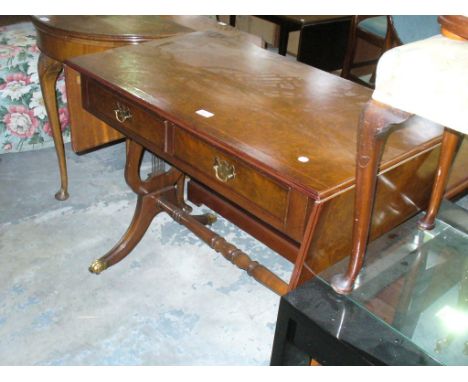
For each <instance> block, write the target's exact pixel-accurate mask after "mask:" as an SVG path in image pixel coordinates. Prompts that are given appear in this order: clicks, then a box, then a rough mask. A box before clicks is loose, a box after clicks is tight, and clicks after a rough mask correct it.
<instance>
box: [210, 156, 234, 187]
mask: <svg viewBox="0 0 468 382" xmlns="http://www.w3.org/2000/svg"><path fill="white" fill-rule="evenodd" d="M213 169H214V171H215V175H216V179H218V180H220V181H221V182H224V183H226V182H227V181H228V180H230V179H234V178H235V177H236V169H235V168H234V165H232V164H229V163H228V162H227V161H225V160H222V159H219V158H218V157H215V160H214V164H213Z"/></svg>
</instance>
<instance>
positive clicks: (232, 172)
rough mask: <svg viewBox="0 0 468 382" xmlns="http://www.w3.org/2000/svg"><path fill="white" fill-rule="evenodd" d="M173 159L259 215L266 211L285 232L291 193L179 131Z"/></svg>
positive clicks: (271, 180)
mask: <svg viewBox="0 0 468 382" xmlns="http://www.w3.org/2000/svg"><path fill="white" fill-rule="evenodd" d="M173 142H174V143H173V150H174V151H173V155H174V156H175V157H176V158H177V159H178V160H181V161H183V162H184V163H186V164H187V165H189V166H190V167H192V168H194V169H195V170H198V171H200V172H201V174H202V175H204V176H207V177H208V178H210V180H212V182H211V184H214V185H215V187H214V188H215V189H217V191H218V192H222V193H223V195H225V196H228V195H229V196H230V198H231V199H232V200H233V201H234V202H235V203H237V204H239V205H240V206H241V207H243V208H244V209H246V210H247V211H249V212H252V213H254V214H255V210H256V209H260V210H262V211H263V212H264V213H265V214H266V215H268V216H269V217H270V219H268V220H269V222H270V223H272V224H273V225H275V226H278V227H279V228H282V227H283V225H284V222H285V219H286V214H287V210H288V208H287V207H288V194H289V189H288V188H287V187H285V186H282V185H280V184H278V183H277V182H275V181H274V180H273V179H271V178H269V177H268V176H266V175H264V174H262V173H260V172H258V171H257V170H255V169H253V168H251V167H250V166H248V165H246V164H244V163H242V162H241V161H240V160H238V159H235V158H233V157H232V156H230V155H229V154H226V153H224V152H222V151H220V150H218V149H216V148H214V147H212V146H211V145H209V144H207V143H204V142H203V141H201V140H200V139H198V138H197V137H195V136H193V135H192V134H190V133H187V132H185V131H183V130H181V129H180V128H177V127H176V128H175V131H174V140H173Z"/></svg>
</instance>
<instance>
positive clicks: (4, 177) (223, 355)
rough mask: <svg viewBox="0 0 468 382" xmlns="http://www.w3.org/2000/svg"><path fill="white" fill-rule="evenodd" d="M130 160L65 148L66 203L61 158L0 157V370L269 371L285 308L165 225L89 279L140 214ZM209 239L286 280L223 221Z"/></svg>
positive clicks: (286, 269) (284, 265)
mask: <svg viewBox="0 0 468 382" xmlns="http://www.w3.org/2000/svg"><path fill="white" fill-rule="evenodd" d="M124 149H125V148H124V146H123V145H122V144H119V145H117V146H113V147H108V148H105V149H103V150H100V151H96V152H94V153H90V154H87V155H84V156H77V155H75V154H74V153H72V152H71V151H70V148H69V146H68V145H67V159H68V168H69V179H70V195H71V197H70V199H68V200H67V201H65V202H58V201H56V200H55V199H54V198H53V194H54V193H55V191H56V190H57V186H58V184H59V183H58V182H59V178H58V171H57V164H56V158H55V152H54V151H53V149H43V150H38V151H33V152H24V153H20V154H7V155H3V156H0V182H1V183H0V269H1V270H2V278H1V279H0V365H267V364H268V363H269V359H270V354H271V346H272V341H273V335H274V328H275V322H276V315H277V309H278V303H279V297H278V296H276V295H275V294H274V293H272V292H270V291H269V290H267V289H266V288H264V287H262V286H261V285H259V284H258V283H256V282H255V281H253V280H252V279H251V278H250V277H249V276H247V275H246V274H245V273H244V272H243V271H241V270H239V269H238V268H236V267H235V266H233V265H232V264H230V263H228V262H227V261H226V260H225V259H224V258H222V257H221V256H220V255H218V254H216V253H215V252H214V251H212V250H211V249H210V248H209V247H208V246H206V245H205V244H203V243H202V242H200V241H199V240H198V239H197V238H196V237H194V236H193V235H192V234H191V233H190V232H189V231H187V230H186V229H185V228H184V227H182V226H180V225H178V224H177V223H175V222H173V221H172V220H171V219H170V218H169V217H167V216H164V215H161V216H158V217H157V218H156V219H155V220H154V221H153V223H152V225H151V226H150V228H149V231H148V232H147V233H146V235H145V237H144V239H143V240H142V241H141V242H140V243H139V245H138V246H137V248H136V249H135V250H134V251H133V252H132V254H131V255H130V256H129V257H128V258H127V259H125V260H124V261H122V262H121V263H120V264H118V265H117V266H115V267H112V268H110V269H109V270H107V271H105V272H103V273H102V274H101V275H99V276H96V275H93V274H90V273H89V272H88V270H87V268H88V265H89V264H90V263H91V261H92V260H93V259H95V258H97V257H100V256H101V255H103V254H104V253H105V252H107V250H109V249H110V248H111V247H112V246H113V245H114V244H115V242H116V241H117V240H118V239H119V238H120V236H121V235H122V234H123V232H124V231H125V230H126V228H127V226H128V223H129V221H130V219H131V217H132V214H133V210H134V206H135V200H136V199H135V195H134V194H133V193H132V192H131V191H130V190H129V189H128V187H127V185H126V184H125V181H124V179H123V167H124V152H125V151H124ZM147 162H148V161H146V162H145V164H144V167H145V169H144V171H149V170H150V167H149V164H148V163H147ZM144 171H143V172H144ZM213 228H214V229H215V230H216V231H217V232H219V233H221V234H222V235H224V236H225V237H227V238H228V239H229V240H231V241H232V242H233V243H235V244H236V245H237V246H239V247H240V248H241V249H244V250H245V251H248V253H250V254H251V255H252V257H254V258H255V259H257V260H259V261H260V262H261V263H263V264H265V265H267V266H268V267H270V268H271V269H273V270H274V271H275V272H276V273H277V274H278V275H280V276H281V277H282V278H283V279H285V280H288V279H289V276H290V272H291V269H292V266H291V264H289V263H288V262H286V261H285V260H283V259H281V258H280V257H279V256H277V255H276V254H275V253H273V252H272V251H270V250H268V249H267V248H265V247H264V246H263V245H261V244H260V243H258V242H257V241H255V240H253V239H252V238H251V237H249V236H248V235H246V234H245V233H243V232H242V231H240V230H238V229H237V228H236V227H234V226H233V225H231V224H229V223H228V222H226V221H225V220H224V219H219V221H218V222H216V223H215V224H214V226H213Z"/></svg>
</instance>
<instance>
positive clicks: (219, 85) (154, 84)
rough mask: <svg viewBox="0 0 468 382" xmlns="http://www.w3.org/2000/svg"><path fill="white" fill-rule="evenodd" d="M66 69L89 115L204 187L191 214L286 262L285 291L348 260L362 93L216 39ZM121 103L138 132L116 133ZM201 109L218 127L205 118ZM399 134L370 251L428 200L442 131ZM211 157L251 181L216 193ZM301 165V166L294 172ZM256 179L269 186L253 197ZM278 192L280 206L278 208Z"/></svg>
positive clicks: (381, 182)
mask: <svg viewBox="0 0 468 382" xmlns="http://www.w3.org/2000/svg"><path fill="white" fill-rule="evenodd" d="M155 58H157V60H156V59H155ZM102 62H106V65H105V66H103V65H102ZM128 62H131V63H135V62H138V65H137V66H132V65H126V64H125V63H128ZM67 65H68V66H69V67H70V68H72V69H73V70H76V71H77V72H79V73H80V76H81V79H82V90H83V106H84V107H85V108H86V109H87V110H88V111H91V112H93V113H95V115H97V116H98V117H99V118H102V119H104V120H106V121H108V123H112V124H113V126H114V127H115V128H116V129H118V130H119V131H120V132H121V133H122V134H124V135H125V136H128V137H130V138H131V139H132V140H134V141H135V142H137V143H138V144H140V145H142V146H144V147H145V148H146V149H148V150H150V151H152V152H154V153H156V154H157V155H158V156H160V157H162V158H163V159H164V160H166V161H167V162H169V163H170V164H171V165H173V166H174V167H175V168H177V169H178V170H179V171H181V172H182V173H184V174H187V175H188V176H189V177H191V178H193V179H194V180H195V181H196V182H197V183H199V184H202V185H203V192H200V193H199V197H196V200H197V202H203V201H204V200H209V203H211V206H214V207H215V208H214V209H215V210H217V209H219V210H222V211H223V213H225V214H227V215H229V216H230V217H233V219H236V220H237V221H238V222H240V224H239V225H240V226H241V227H244V228H245V229H247V230H248V232H249V233H251V234H253V236H255V237H257V238H259V239H260V240H262V241H264V242H265V243H266V244H267V245H270V246H271V247H274V248H276V249H275V250H277V251H278V252H279V254H281V255H283V256H284V257H286V258H288V259H289V260H290V261H293V262H294V263H295V267H294V272H293V276H294V277H293V279H292V281H291V283H290V285H289V287H290V288H294V287H296V286H297V285H300V284H301V283H302V282H304V281H305V280H307V279H308V278H310V277H312V276H313V274H314V273H316V272H319V271H320V270H322V269H324V268H326V267H328V266H330V265H331V264H333V263H335V262H336V261H338V260H340V259H342V258H343V257H345V256H347V255H348V254H349V251H351V248H352V236H353V235H352V224H353V211H354V209H353V199H354V196H355V169H356V168H355V153H356V146H357V134H356V127H357V126H358V121H359V115H360V112H361V110H362V107H363V106H364V104H365V103H366V102H367V101H368V99H369V98H370V95H371V93H370V91H369V90H368V89H366V88H363V87H361V86H359V85H356V84H354V83H352V82H349V81H346V80H344V79H342V78H339V77H336V76H333V75H330V74H328V73H325V72H322V71H320V70H317V69H314V68H312V67H308V66H305V65H303V64H300V63H297V62H293V61H289V60H287V59H285V58H283V57H281V56H279V55H276V54H273V53H270V52H267V51H264V50H262V49H259V48H256V47H255V46H253V45H247V44H245V43H243V42H242V41H239V40H236V39H231V38H228V37H226V36H224V35H222V34H219V33H213V32H205V33H201V32H196V33H190V34H186V35H184V36H179V37H174V38H168V39H166V40H165V41H164V42H162V41H152V42H148V43H145V44H140V45H137V46H132V47H122V48H117V49H114V50H108V51H106V52H103V53H99V54H96V55H88V56H86V57H84V56H83V57H77V58H74V59H72V60H70V61H68V62H67ZM149 79H150V80H149ZM90 84H91V86H89V85H90ZM213 84H216V86H215V87H214V85H213ZM98 88H101V90H98ZM86 89H95V90H96V91H97V92H100V93H99V94H101V95H103V97H104V98H106V99H103V97H95V98H93V97H94V96H93V95H92V94H91V93H90V92H87V90H86ZM93 92H94V91H93ZM107 98H109V99H112V100H114V101H112V102H108V101H107ZM116 100H119V102H120V101H122V102H124V103H126V104H127V105H128V106H129V107H131V108H136V109H134V110H140V111H138V112H137V114H135V115H138V114H139V113H141V115H142V116H143V115H144V117H142V118H140V119H139V120H140V122H139V123H138V124H136V125H135V124H134V121H131V119H129V120H126V121H124V122H119V121H116V120H115V117H114V116H113V115H112V108H113V107H114V106H113V105H114V104H113V102H115V101H116ZM98 102H99V103H100V104H101V105H107V106H106V107H107V108H108V109H106V110H101V109H100V107H101V106H100V105H98ZM201 109H203V110H206V111H209V112H211V113H213V116H211V117H209V118H204V117H203V116H200V115H199V114H197V113H196V112H197V111H198V110H201ZM132 110H133V109H132ZM136 118H139V117H136ZM402 118H403V117H402ZM155 120H157V121H159V120H163V121H164V123H163V125H164V127H163V128H162V126H161V124H160V123H157V124H156V125H154V124H153V123H152V121H155ZM145 121H148V122H149V124H148V127H147V128H148V130H149V131H144V129H145V128H144V127H143V124H144V123H145ZM389 121H390V122H391V121H393V122H394V121H396V120H395V119H393V120H392V119H389ZM140 123H141V124H142V126H140ZM137 125H138V126H137ZM384 126H385V124H384V125H382V127H384ZM401 126H402V128H400V129H396V130H394V131H392V133H391V134H390V135H389V137H388V139H387V141H386V144H385V147H384V148H383V150H382V151H383V154H382V161H381V162H380V166H379V167H378V168H377V167H376V166H375V161H373V162H372V163H373V164H374V165H373V166H372V169H373V170H372V171H376V173H377V175H378V177H377V181H376V184H377V189H376V203H375V206H374V213H373V214H370V210H368V211H367V213H366V214H367V215H368V216H367V218H369V219H370V221H371V222H372V224H371V227H370V231H369V232H370V237H371V240H372V239H375V238H377V237H378V236H380V235H382V234H383V233H385V232H388V230H390V229H391V228H393V227H395V226H396V225H397V224H400V223H401V222H403V221H404V220H406V219H408V218H409V217H411V216H413V215H414V214H416V213H418V212H419V211H421V210H423V209H425V208H426V206H427V203H428V200H429V194H430V189H431V185H432V181H433V178H434V175H435V171H436V165H437V156H438V151H439V146H440V142H441V133H442V128H441V127H440V126H438V125H435V124H432V123H429V122H428V121H425V120H423V119H421V118H416V117H414V118H411V119H408V120H407V121H406V122H404V123H402V125H401ZM386 128H387V127H385V129H386ZM155 129H159V130H158V131H159V132H160V134H159V133H157V134H156V133H155V132H154V131H153V130H155ZM379 139H380V138H379ZM197 153H198V154H199V155H198V156H197V155H196V154H197ZM213 154H219V155H220V156H222V158H221V159H222V160H227V161H233V162H232V163H234V165H235V166H236V165H239V166H240V168H246V169H248V171H245V172H242V174H243V175H245V176H246V177H247V179H242V182H243V183H242V184H236V183H231V184H230V183H229V181H228V182H220V181H219V180H218V179H216V177H215V176H214V174H213V172H212V171H213V169H212V167H211V166H212V164H213V162H212V159H213V158H209V156H212V155H213ZM302 156H304V157H306V159H308V160H305V161H303V160H298V158H299V157H302ZM258 178H260V179H267V180H268V181H267V182H263V181H262V182H260V183H257V187H250V185H249V182H252V184H255V183H256V179H258ZM234 179H235V178H234ZM258 186H261V187H263V189H262V188H261V187H258ZM278 186H279V194H280V195H284V193H286V194H287V195H288V196H287V198H286V199H287V200H286V201H285V200H284V199H282V197H280V198H278ZM238 187H239V188H238ZM370 188H372V187H370ZM281 190H284V193H283V191H281ZM217 195H219V196H220V197H221V198H217ZM262 198H264V199H265V200H262ZM171 202H173V201H171ZM260 207H261V208H260ZM270 208H271V210H270V212H268V210H269V209H270ZM234 211H235V212H234ZM245 212H246V213H245ZM267 215H268V216H270V217H271V216H273V217H274V219H268V216H267ZM307 224H309V225H307ZM360 236H361V237H363V236H365V235H363V234H362V232H361V234H360ZM280 238H287V240H286V241H283V242H282V241H281V239H280ZM288 240H290V241H291V242H293V243H294V242H296V243H297V244H298V245H297V249H296V250H295V249H294V247H291V246H288V245H287V241H288ZM299 247H300V249H299ZM299 254H300V255H299Z"/></svg>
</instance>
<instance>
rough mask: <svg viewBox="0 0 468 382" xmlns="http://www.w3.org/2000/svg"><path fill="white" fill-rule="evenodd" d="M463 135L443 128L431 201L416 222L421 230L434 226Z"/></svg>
mask: <svg viewBox="0 0 468 382" xmlns="http://www.w3.org/2000/svg"><path fill="white" fill-rule="evenodd" d="M462 139H463V134H461V133H458V132H457V131H454V130H450V129H448V128H445V131H444V136H443V139H442V147H441V150H440V159H439V165H438V167H437V175H436V179H435V181H434V186H433V188H432V193H431V199H430V202H429V206H428V208H427V211H426V213H425V215H424V216H423V217H422V218H421V220H420V221H419V222H418V225H419V227H420V228H421V229H425V230H431V229H433V228H434V226H435V219H436V216H437V213H438V212H439V208H440V204H441V203H442V198H443V196H444V193H445V189H446V187H447V181H448V175H449V172H450V168H451V167H452V163H453V160H454V158H455V156H456V154H457V152H458V149H459V148H460V144H461V142H462Z"/></svg>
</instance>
